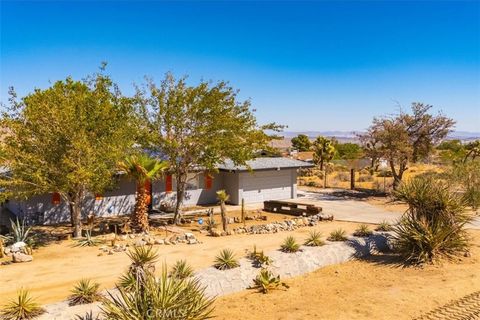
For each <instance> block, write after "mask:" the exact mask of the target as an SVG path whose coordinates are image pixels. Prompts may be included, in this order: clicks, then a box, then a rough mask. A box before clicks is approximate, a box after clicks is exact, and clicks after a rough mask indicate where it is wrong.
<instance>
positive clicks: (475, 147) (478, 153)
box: [463, 140, 480, 162]
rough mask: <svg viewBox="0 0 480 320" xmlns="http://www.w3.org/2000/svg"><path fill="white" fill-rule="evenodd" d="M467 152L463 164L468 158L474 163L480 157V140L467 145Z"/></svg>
mask: <svg viewBox="0 0 480 320" xmlns="http://www.w3.org/2000/svg"><path fill="white" fill-rule="evenodd" d="M465 151H466V154H465V157H464V159H463V162H467V160H468V158H471V159H472V161H474V160H475V158H477V157H480V140H476V141H472V142H469V143H467V144H466V145H465Z"/></svg>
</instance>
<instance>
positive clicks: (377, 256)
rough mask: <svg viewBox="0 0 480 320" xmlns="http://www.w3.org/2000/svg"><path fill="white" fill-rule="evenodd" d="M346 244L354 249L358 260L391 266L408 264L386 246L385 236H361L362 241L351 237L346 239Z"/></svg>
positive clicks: (396, 266)
mask: <svg viewBox="0 0 480 320" xmlns="http://www.w3.org/2000/svg"><path fill="white" fill-rule="evenodd" d="M347 244H348V245H349V246H351V247H353V248H354V249H355V254H354V258H355V259H357V260H359V261H364V262H367V263H371V264H374V265H381V266H389V267H393V268H403V267H407V266H408V265H407V264H405V261H404V260H403V259H402V257H401V256H400V255H399V254H397V253H395V252H393V251H392V250H391V249H390V248H389V247H388V244H387V239H386V238H382V237H378V236H373V237H372V236H371V237H366V238H363V241H360V239H356V238H353V239H349V240H347Z"/></svg>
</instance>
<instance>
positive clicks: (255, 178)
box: [5, 157, 312, 224]
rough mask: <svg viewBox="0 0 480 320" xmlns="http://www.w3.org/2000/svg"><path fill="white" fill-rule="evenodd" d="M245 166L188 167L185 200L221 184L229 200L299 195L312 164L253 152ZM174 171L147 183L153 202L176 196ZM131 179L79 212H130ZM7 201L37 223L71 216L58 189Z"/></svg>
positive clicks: (204, 197) (206, 196) (212, 199)
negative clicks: (300, 176)
mask: <svg viewBox="0 0 480 320" xmlns="http://www.w3.org/2000/svg"><path fill="white" fill-rule="evenodd" d="M247 164H248V167H247V166H235V165H234V164H233V163H232V162H231V161H226V162H225V163H224V164H222V165H220V166H218V172H217V173H213V174H207V173H204V172H196V173H193V172H192V173H190V174H189V178H188V184H187V191H186V195H185V200H184V202H183V205H184V206H195V205H206V204H215V203H216V202H217V195H216V192H217V191H218V190H221V189H225V190H226V192H227V193H228V194H229V195H230V203H231V204H235V205H236V204H240V203H241V201H242V199H244V200H245V203H247V204H248V203H255V202H263V201H265V200H280V199H291V198H296V197H297V169H300V168H307V167H312V165H311V164H309V163H306V162H303V161H298V160H293V159H288V158H281V157H279V158H256V159H254V160H251V161H248V162H247ZM175 189H176V185H175V177H172V176H166V177H165V178H163V179H161V180H156V181H153V183H152V184H151V185H150V190H151V206H152V207H153V208H154V209H159V208H160V207H161V206H162V205H166V206H172V205H173V204H174V203H175V201H176V192H175V191H174V190H175ZM135 192H136V185H135V182H133V181H131V180H127V179H126V178H123V177H119V178H118V183H117V187H116V188H115V189H114V190H111V191H108V192H106V193H105V194H103V195H96V196H93V195H92V196H91V197H90V198H88V199H87V201H86V204H85V206H84V207H83V214H84V216H86V215H87V214H89V213H90V212H92V213H93V214H95V215H96V216H102V217H106V216H117V215H126V214H130V213H131V212H132V211H133V209H134V206H135ZM5 205H6V207H7V208H8V209H9V210H10V211H12V212H13V213H14V214H16V215H17V216H21V217H27V218H28V219H30V220H33V221H35V222H37V223H41V224H54V223H59V222H66V221H69V219H70V214H69V210H68V207H67V205H66V203H65V202H64V201H62V199H60V197H59V195H58V194H47V195H40V196H35V197H32V198H30V199H28V200H26V201H15V200H10V201H8V202H7V203H6V204H5Z"/></svg>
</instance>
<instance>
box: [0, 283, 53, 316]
mask: <svg viewBox="0 0 480 320" xmlns="http://www.w3.org/2000/svg"><path fill="white" fill-rule="evenodd" d="M44 312H45V310H44V309H43V308H42V307H41V306H40V305H39V304H38V303H37V302H36V301H35V300H34V298H32V297H31V296H30V292H29V291H28V290H26V289H20V290H19V291H18V292H17V298H16V299H15V300H12V301H10V302H8V303H7V304H6V305H4V306H2V311H0V315H1V319H4V320H23V319H35V318H36V317H38V316H40V315H41V314H43V313H44Z"/></svg>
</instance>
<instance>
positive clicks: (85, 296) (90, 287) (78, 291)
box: [68, 279, 102, 306]
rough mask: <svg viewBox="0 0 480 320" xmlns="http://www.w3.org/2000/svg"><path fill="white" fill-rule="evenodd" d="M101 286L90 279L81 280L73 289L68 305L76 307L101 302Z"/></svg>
mask: <svg viewBox="0 0 480 320" xmlns="http://www.w3.org/2000/svg"><path fill="white" fill-rule="evenodd" d="M99 288H100V284H99V283H96V282H93V281H91V280H90V279H82V280H80V281H79V282H78V283H77V284H76V285H75V286H74V287H73V289H72V291H71V293H72V294H71V295H70V296H69V297H68V304H69V305H71V306H76V305H79V304H88V303H93V302H95V301H99V300H100V299H101V298H102V295H101V294H100V292H99V291H98V289H99Z"/></svg>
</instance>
